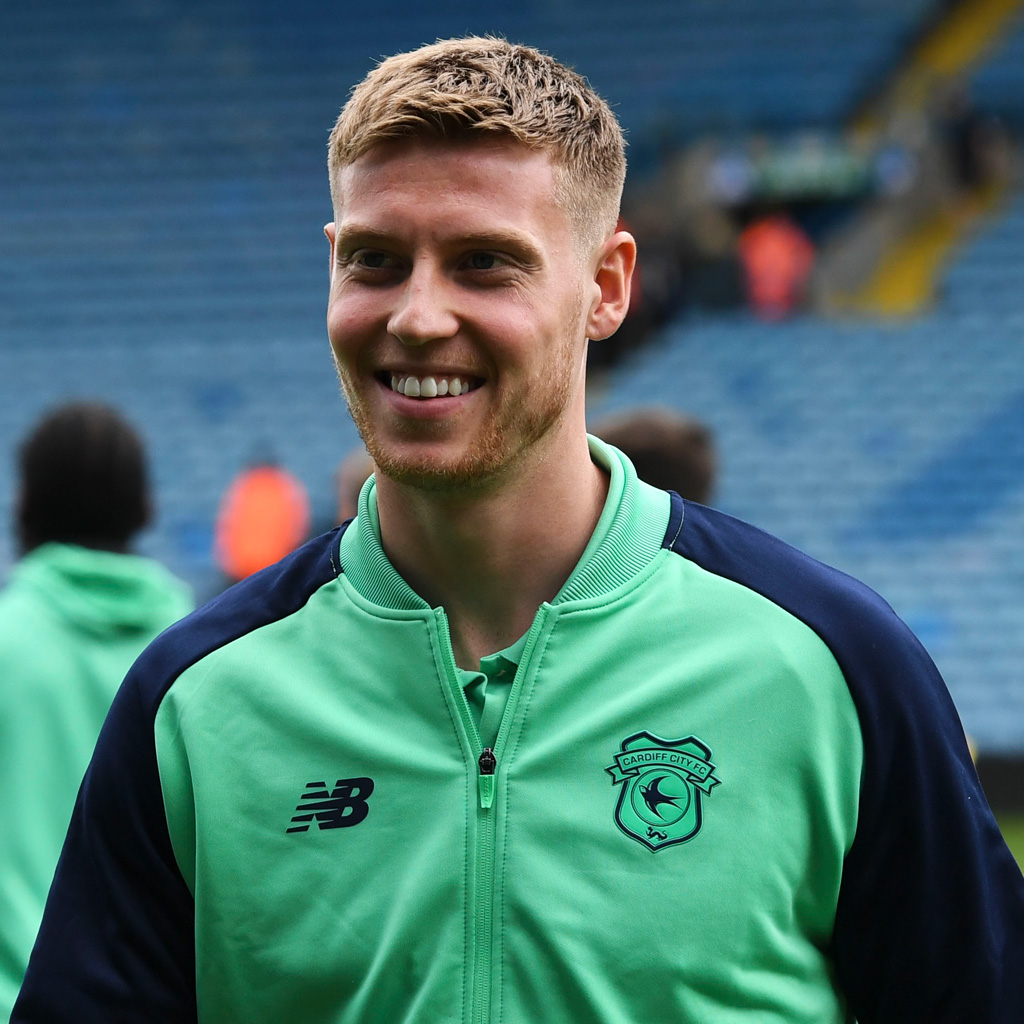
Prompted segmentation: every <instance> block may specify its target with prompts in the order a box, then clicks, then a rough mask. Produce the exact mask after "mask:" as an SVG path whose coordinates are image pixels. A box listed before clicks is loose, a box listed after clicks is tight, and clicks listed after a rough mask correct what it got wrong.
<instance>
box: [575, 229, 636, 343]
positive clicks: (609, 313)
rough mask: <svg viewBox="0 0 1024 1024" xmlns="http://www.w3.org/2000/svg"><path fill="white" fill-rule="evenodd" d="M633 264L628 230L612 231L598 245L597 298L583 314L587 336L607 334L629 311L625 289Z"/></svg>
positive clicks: (633, 250) (597, 338)
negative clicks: (584, 314)
mask: <svg viewBox="0 0 1024 1024" xmlns="http://www.w3.org/2000/svg"><path fill="white" fill-rule="evenodd" d="M635 267H636V240H635V239H634V238H633V236H632V235H631V234H630V233H629V232H628V231H616V232H615V234H614V235H612V236H611V237H610V238H608V239H607V240H606V241H605V243H604V244H603V245H602V246H601V249H600V252H599V255H598V259H597V267H596V269H595V271H594V282H595V284H596V285H597V287H598V291H599V296H600V297H599V298H598V300H597V302H596V304H595V305H594V306H593V308H592V309H591V310H590V314H589V315H588V317H587V337H588V338H589V339H590V340H591V341H600V340H602V339H603V338H609V337H611V336H612V335H613V334H614V333H615V332H616V331H617V330H618V329H619V325H620V324H621V323H622V321H623V320H625V318H626V313H628V312H629V289H630V282H631V281H632V279H633V270H634V268H635Z"/></svg>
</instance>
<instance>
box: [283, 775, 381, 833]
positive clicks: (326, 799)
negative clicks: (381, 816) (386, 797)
mask: <svg viewBox="0 0 1024 1024" xmlns="http://www.w3.org/2000/svg"><path fill="white" fill-rule="evenodd" d="M372 792H373V779H367V778H365V777H363V778H358V779H338V781H337V782H336V783H335V784H334V789H331V790H328V788H327V783H326V782H307V783H306V791H305V792H304V793H303V794H302V796H301V797H300V798H299V799H300V800H301V801H302V802H301V803H300V804H299V805H298V807H296V808H295V810H297V811H298V812H299V813H298V814H296V815H295V817H294V818H292V827H291V828H290V829H288V831H289V832H307V831H308V830H309V823H310V822H311V821H312V820H313V819H314V818H315V819H316V823H317V824H318V825H319V826H320V828H350V827H351V826H352V825H358V824H359V822H361V821H362V820H363V818H365V817H366V815H367V814H369V813H370V806H369V804H367V802H366V801H367V800H368V799H369V798H370V794H371V793H372Z"/></svg>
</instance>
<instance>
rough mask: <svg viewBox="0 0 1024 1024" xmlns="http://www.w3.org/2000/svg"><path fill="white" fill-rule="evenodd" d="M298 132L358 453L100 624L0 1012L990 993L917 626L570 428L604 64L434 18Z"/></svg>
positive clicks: (963, 816) (592, 252)
mask: <svg viewBox="0 0 1024 1024" xmlns="http://www.w3.org/2000/svg"><path fill="white" fill-rule="evenodd" d="M329 154H330V155H329V166H330V181H331V188H332V199H333V208H334V216H335V220H334V222H332V223H331V224H329V225H328V226H327V229H326V232H327V236H328V239H329V242H330V247H331V267H332V271H331V281H330V289H329V299H328V312H327V333H328V337H329V339H330V343H331V347H332V350H333V353H334V358H335V363H336V367H337V371H338V374H339V376H340V378H341V381H342V390H343V392H344V395H345V397H346V399H347V401H348V404H349V410H350V412H351V414H352V416H353V419H354V420H355V423H356V425H357V427H358V428H359V431H360V433H361V435H362V437H363V440H364V442H365V443H366V446H367V448H368V450H369V452H370V454H371V455H372V457H373V461H374V465H375V467H376V469H375V472H374V475H373V478H372V479H371V480H370V481H369V482H368V483H367V484H366V485H365V486H364V488H363V490H362V492H361V494H360V499H359V509H358V514H357V516H356V518H355V519H354V520H353V521H352V522H351V523H350V524H349V525H348V526H347V527H346V528H344V529H338V530H335V531H332V532H331V533H329V534H327V535H325V536H323V537H320V538H317V539H315V540H313V541H311V542H310V543H309V544H307V545H305V546H304V547H303V548H301V549H300V550H299V551H298V552H296V553H295V554H294V555H293V556H291V557H289V558H287V559H285V560H284V561H282V562H280V563H278V564H277V565H276V566H274V567H272V568H270V569H268V570H266V571H265V572H262V573H259V574H257V575H256V576H253V577H250V578H249V579H248V580H245V581H243V582H242V583H241V584H239V585H238V586H236V587H234V588H232V589H231V590H229V591H227V592H226V593H225V594H223V595H221V597H219V598H218V599H216V600H215V601H213V602H211V603H210V604H209V605H208V606H207V607H206V608H205V609H203V610H202V611H200V612H199V613H197V614H196V615H194V616H190V617H189V619H187V620H186V621H185V622H183V623H180V624H179V625H177V626H175V627H172V629H171V630H170V631H168V633H166V634H165V635H164V636H163V637H162V638H161V639H160V640H158V641H157V642H156V643H155V644H153V645H152V646H151V647H150V648H149V650H148V651H147V652H146V653H145V654H144V655H143V656H142V657H141V658H140V659H139V660H138V661H137V662H136V664H135V666H134V668H133V669H132V671H131V672H130V673H129V676H128V678H127V680H126V682H125V684H124V686H123V687H122V688H121V691H120V692H119V694H118V697H117V698H116V700H115V702H114V706H113V708H112V710H111V713H110V715H109V717H108V719H107V722H106V724H105V725H104V728H103V732H102V733H101V736H100V739H99V741H98V743H97V746H96V753H95V755H94V757H93V760H92V763H91V765H90V768H89V771H88V773H87V776H86V779H85V782H84V783H83V789H82V793H83V797H82V799H81V800H80V801H79V803H78V805H77V807H76V811H75V813H74V815H73V818H72V823H71V826H70V828H69V831H68V837H67V841H66V844H65V847H64V853H63V855H62V857H61V863H60V867H59V868H58V871H57V874H56V877H55V880H54V885H53V887H52V889H51V893H50V898H49V901H48V904H47V908H46V913H45V915H44V919H43V923H42V926H41V928H40V933H39V939H38V940H37V942H36V945H35V948H34V950H33V953H32V959H31V962H30V964H29V968H28V971H27V974H26V979H25V984H24V986H23V988H22V991H21V994H20V996H19V999H18V1003H17V1005H16V1007H15V1011H14V1015H13V1020H14V1024H29V1022H32V1024H62V1022H67V1024H101V1022H102V1024H107V1022H111V1021H116V1022H118V1024H152V1022H154V1021H175V1022H177V1021H193V1022H194V1021H197V1020H198V1021H201V1022H203V1024H221V1022H228V1021H245V1022H247V1024H280V1022H281V1021H288V1020H295V1021H301V1022H302V1024H339V1022H342V1021H344V1022H345V1024H397V1022H400V1021H406V1022H416V1024H440V1022H442V1021H443V1022H445V1024H449V1022H455V1021H460V1022H465V1024H483V1022H487V1021H506V1022H508V1024H528V1022H530V1024H532V1022H550V1024H555V1022H557V1024H563V1022H564V1024H569V1022H571V1024H623V1022H633V1024H654V1022H658V1024H669V1022H673V1024H683V1022H686V1024H741V1022H742V1024H750V1022H756V1024H845V1022H848V1021H850V1020H852V1019H854V1018H856V1019H857V1020H858V1021H859V1022H860V1024H925V1022H927V1024H954V1022H956V1024H964V1022H967V1021H970V1022H971V1024H1019V1021H1020V1011H1021V1007H1022V1005H1024V879H1022V877H1021V873H1020V871H1019V869H1018V868H1017V865H1016V863H1015V862H1014V860H1013V857H1012V856H1011V854H1010V852H1009V850H1008V849H1007V848H1006V845H1005V843H1004V842H1003V840H1002V837H1001V835H1000V832H999V828H998V826H997V824H996V822H995V819H994V818H993V817H992V814H991V812H990V811H989V809H988V806H987V803H986V801H985V796H984V794H983V792H982V790H981V786H980V783H979V781H978V777H977V774H976V773H975V771H974V767H973V765H972V764H971V759H970V755H969V753H968V751H967V747H966V744H965V742H964V738H963V733H962V730H961V728H960V723H959V720H958V717H957V714H956V710H955V708H954V707H953V703H952V701H951V700H950V697H949V694H948V693H947V691H946V689H945V686H944V684H943V682H942V680H941V678H940V677H939V675H938V672H937V671H936V669H935V666H934V665H933V664H932V662H931V661H930V659H929V658H928V655H927V654H926V653H925V651H924V650H923V648H922V647H921V646H920V644H919V643H918V642H917V641H916V639H915V638H914V637H913V635H912V634H911V633H910V632H909V630H907V628H906V627H905V626H904V625H903V624H902V623H901V622H900V621H899V620H898V619H897V618H896V616H895V615H894V614H893V612H892V610H891V609H890V608H889V607H888V606H887V605H886V604H885V603H884V602H883V601H882V600H881V599H880V598H879V597H878V596H877V595H876V594H874V593H873V592H871V591H870V590H868V589H867V588H866V587H864V586H862V585H861V584H859V583H857V582H856V581H854V580H851V579H850V578H849V577H847V576H844V575H843V574H841V573H839V572H836V571H835V570H832V569H829V568H828V567H826V566H823V565H821V564H820V563H817V562H815V561H814V560H812V559H811V558H809V557H807V556H806V555H803V554H801V553H800V552H798V551H796V550H794V549H792V548H790V547H788V546H787V545H785V544H784V543H783V542H781V541H779V540H777V539H775V538H773V537H770V536H768V535H766V534H764V533H763V532H762V531H760V530H757V529H756V528H754V527H752V526H749V525H747V524H745V523H742V522H739V521H738V520H736V519H733V518H731V517H729V516H726V515H723V514H722V513H720V512H717V511H715V510H713V509H710V508H707V507H705V506H703V505H698V504H695V503H693V502H688V501H685V500H684V499H682V498H680V497H679V496H678V495H670V494H669V493H667V492H666V491H664V490H660V489H658V488H656V487H653V486H651V485H649V484H646V483H644V482H643V481H642V480H640V479H638V477H637V474H636V470H635V469H634V467H633V466H632V464H631V463H630V461H629V459H628V458H626V456H625V455H623V454H622V453H621V452H620V451H618V450H617V449H616V448H614V447H613V446H611V445H609V444H606V443H604V442H603V441H601V440H600V439H599V438H596V437H593V436H588V434H587V431H586V395H585V380H586V358H587V349H588V346H589V344H590V343H591V342H594V343H595V344H596V343H599V342H601V341H603V340H604V339H606V338H608V337H609V336H611V335H612V334H613V333H614V332H615V331H616V330H617V328H618V327H619V325H620V324H621V323H622V320H623V318H624V317H625V314H626V310H627V308H628V305H629V291H630V278H631V275H632V271H633V267H634V262H635V255H636V248H635V243H634V240H633V238H632V236H631V235H630V234H629V233H627V232H623V231H619V230H616V222H617V218H618V213H619V204H620V199H621V195H622V185H623V180H624V177H625V152H624V140H623V136H622V132H621V129H620V128H619V125H618V123H617V122H616V120H615V117H614V115H613V114H612V112H611V110H610V109H609V107H608V105H607V104H606V103H605V102H604V101H603V100H602V99H601V98H600V97H599V96H597V95H596V93H594V91H593V90H592V89H591V88H590V86H589V85H588V84H587V82H586V81H585V80H584V79H582V78H581V77H580V76H579V75H577V74H576V73H575V72H573V71H571V70H570V69H569V68H567V67H565V65H562V64H559V63H558V62H557V61H555V60H553V59H552V58H550V57H548V56H546V55H544V54H542V53H539V52H538V51H536V50H533V49H531V48H529V47H524V46H516V45H513V44H510V43H507V42H505V41H504V40H500V39H493V38H491V39H488V38H469V39H456V40H443V41H440V42H438V43H435V44H431V45H429V46H426V47H422V48H421V49H419V50H416V51H413V52H411V53H406V54H400V55H398V56H396V57H392V58H389V59H388V60H385V61H383V62H382V63H380V64H379V65H377V66H376V67H375V68H374V69H373V70H372V71H371V72H370V73H369V75H368V76H367V77H366V78H365V79H364V80H363V81H362V83H360V84H359V85H358V86H357V87H356V88H355V89H354V90H353V92H352V94H351V96H350V98H349V100H348V102H347V103H346V105H345V107H344V109H343V111H342V113H341V115H340V117H339V118H338V121H337V123H336V125H335V128H334V131H333V132H332V135H331V140H330V144H329ZM680 387H685V381H681V382H680ZM69 921H70V922H72V924H71V925H69V924H68V922H69Z"/></svg>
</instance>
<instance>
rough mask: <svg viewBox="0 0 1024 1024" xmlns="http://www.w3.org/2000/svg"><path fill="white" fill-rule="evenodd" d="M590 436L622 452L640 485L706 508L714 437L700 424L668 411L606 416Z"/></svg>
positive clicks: (712, 470) (712, 479)
mask: <svg viewBox="0 0 1024 1024" xmlns="http://www.w3.org/2000/svg"><path fill="white" fill-rule="evenodd" d="M591 432H592V433H594V434H596V435H597V436H598V437H599V438H601V439H602V440H603V441H607V442H608V443H609V444H611V445H614V446H615V447H616V448H618V449H619V450H620V451H621V452H623V453H624V454H625V455H626V456H627V457H628V458H629V460H630V462H632V463H633V465H634V466H635V467H636V472H637V476H639V477H640V479H641V480H644V481H646V482H647V483H649V484H653V485H654V486H655V487H660V488H662V489H663V490H666V491H676V492H677V493H678V494H680V495H681V496H682V497H684V498H688V499H689V500H691V501H696V502H699V503H700V504H702V505H706V504H707V503H708V501H709V499H710V498H711V495H712V493H713V492H714V485H715V476H716V473H717V459H716V457H715V444H714V436H713V435H712V432H711V430H710V429H709V428H708V427H706V426H705V425H704V424H703V423H701V422H700V421H699V420H695V419H693V418H692V417H691V416H685V415H683V414H682V413H678V412H674V411H673V410H670V409H661V408H649V409H648V408H645V409H634V410H631V411H629V412H623V413H619V414H617V415H614V416H609V417H608V418H607V419H605V420H603V421H601V422H600V423H596V424H594V426H593V427H592V428H591Z"/></svg>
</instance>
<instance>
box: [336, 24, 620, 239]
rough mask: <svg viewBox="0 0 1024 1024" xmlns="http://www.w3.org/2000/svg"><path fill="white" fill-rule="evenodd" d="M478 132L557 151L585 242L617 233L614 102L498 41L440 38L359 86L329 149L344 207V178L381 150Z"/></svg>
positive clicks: (534, 54) (566, 201) (554, 64)
mask: <svg viewBox="0 0 1024 1024" xmlns="http://www.w3.org/2000/svg"><path fill="white" fill-rule="evenodd" d="M476 132H484V133H490V134H492V135H504V136H507V137H509V138H512V139H515V140H516V141H518V142H521V143H523V144H524V145H526V146H529V147H530V148H533V149H539V150H543V151H545V152H548V153H549V154H550V155H551V158H552V160H553V162H554V165H555V169H556V175H555V181H556V186H555V187H556V196H555V199H556V201H557V202H558V203H559V204H560V205H561V206H562V207H563V209H564V210H565V211H566V213H567V214H568V215H569V217H570V220H571V221H572V223H573V225H574V226H575V228H576V230H577V232H579V234H580V235H581V237H582V239H583V241H584V242H585V243H586V244H588V245H590V246H596V245H597V244H599V242H600V241H602V240H603V239H604V238H605V237H606V236H607V235H608V234H610V233H611V232H612V231H614V230H615V223H616V220H617V218H618V213H619V203H620V201H621V198H622V186H623V182H624V181H625V177H626V157H625V140H624V139H623V135H622V129H621V128H620V127H619V123H618V121H617V120H616V119H615V115H614V114H613V113H612V112H611V110H610V109H609V107H608V104H607V103H605V101H604V100H603V99H601V97H600V96H598V95H597V93H595V92H594V90H593V89H592V88H591V87H590V85H589V84H588V83H587V82H586V80H585V79H584V78H582V77H581V76H580V75H578V74H577V73H576V72H575V71H573V70H572V69H571V68H568V67H566V66H565V65H564V64H560V63H559V62H558V61H556V60H555V59H554V58H552V57H549V56H548V55H547V54H544V53H541V52H540V51H539V50H535V49H533V48H532V47H529V46H519V45H516V44H513V43H509V42H506V41H505V40H504V39H499V38H495V37H491V36H469V37H466V38H463V39H445V40H440V41H438V42H436V43H432V44H430V45H427V46H422V47H420V48H419V49H418V50H412V51H410V52H408V53H400V54H397V55H395V56H394V57H389V58H388V59H387V60H385V61H383V62H381V63H380V64H378V65H377V67H375V68H374V69H373V70H372V71H371V72H370V73H369V74H368V75H367V76H366V78H364V79H363V80H362V82H360V83H359V84H358V85H357V86H356V87H355V88H354V89H353V90H352V95H351V96H350V98H349V100H348V102H347V103H346V104H345V107H344V109H343V110H342V112H341V115H340V116H339V117H338V120H337V122H336V123H335V125H334V129H333V131H332V132H331V137H330V141H329V144H328V148H329V156H328V170H329V173H330V179H331V197H332V199H333V201H334V206H335V209H336V210H337V209H340V206H341V196H340V195H339V178H340V173H339V172H340V171H341V169H342V168H343V167H346V166H348V165H349V164H351V163H352V162H353V161H355V160H357V159H358V158H359V157H361V156H362V155H363V154H364V153H366V152H367V151H368V150H369V149H371V148H372V147H373V146H375V145H377V144H379V143H381V142H384V141H387V140H392V139H401V138H409V137H424V136H426V137H435V138H460V139H465V138H467V137H472V136H473V134H474V133H476Z"/></svg>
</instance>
